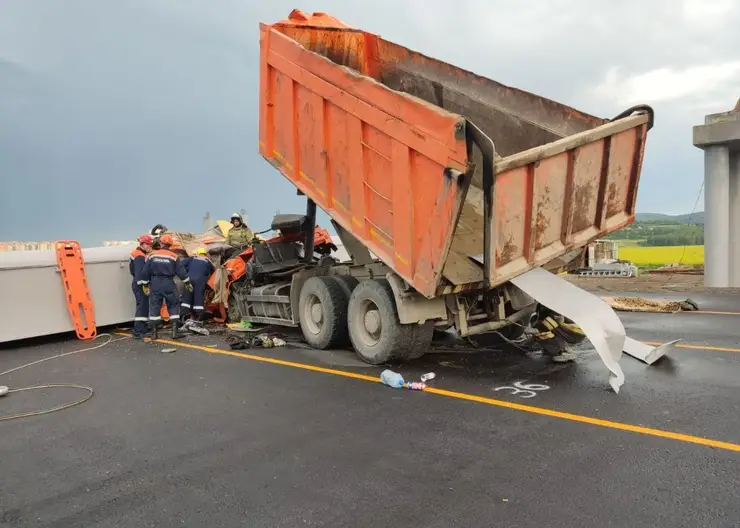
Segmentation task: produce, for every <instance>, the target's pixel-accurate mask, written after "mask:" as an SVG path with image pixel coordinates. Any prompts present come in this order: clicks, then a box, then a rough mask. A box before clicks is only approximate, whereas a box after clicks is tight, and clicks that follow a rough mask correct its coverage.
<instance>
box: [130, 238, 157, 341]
mask: <svg viewBox="0 0 740 528" xmlns="http://www.w3.org/2000/svg"><path fill="white" fill-rule="evenodd" d="M152 242H154V237H152V236H151V235H141V236H140V237H139V245H138V246H137V247H136V249H134V250H133V251H132V252H131V257H130V258H129V261H128V271H129V273H131V289H132V290H133V291H134V299H136V311H135V312H134V331H133V336H134V339H142V338H143V337H144V335H145V334H146V330H147V321H148V320H149V302H148V299H147V298H146V295H144V292H143V291H142V289H141V286H139V281H140V280H141V272H142V271H143V270H144V264H145V263H146V256H147V253H149V252H150V251H151V250H152Z"/></svg>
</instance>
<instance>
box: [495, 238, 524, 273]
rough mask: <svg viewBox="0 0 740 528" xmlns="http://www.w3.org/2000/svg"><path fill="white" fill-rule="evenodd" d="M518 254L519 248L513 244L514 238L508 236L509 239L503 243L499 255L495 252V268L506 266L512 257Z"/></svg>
mask: <svg viewBox="0 0 740 528" xmlns="http://www.w3.org/2000/svg"><path fill="white" fill-rule="evenodd" d="M518 254H519V248H518V247H517V245H516V244H515V243H514V237H513V236H511V235H509V238H508V239H507V240H506V242H504V247H502V248H501V253H499V252H498V251H497V252H496V267H499V266H503V265H504V264H508V263H509V262H511V261H512V260H514V257H516V256H517V255H518Z"/></svg>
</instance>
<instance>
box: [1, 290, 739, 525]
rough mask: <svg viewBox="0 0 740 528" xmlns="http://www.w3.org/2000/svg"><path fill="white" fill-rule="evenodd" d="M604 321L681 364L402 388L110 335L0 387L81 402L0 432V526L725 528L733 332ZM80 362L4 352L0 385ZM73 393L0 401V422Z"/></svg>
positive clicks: (293, 362) (343, 369)
mask: <svg viewBox="0 0 740 528" xmlns="http://www.w3.org/2000/svg"><path fill="white" fill-rule="evenodd" d="M738 306H739V307H740V303H739V304H738ZM736 311H737V312H740V309H738V310H736ZM621 316H622V318H623V320H624V322H625V326H626V328H627V330H628V332H629V333H630V335H631V336H632V337H635V338H638V339H643V340H649V341H655V342H660V341H665V340H668V339H675V338H678V337H683V338H684V342H683V343H682V345H684V346H685V347H688V348H677V349H675V350H674V351H673V352H672V353H671V354H670V357H666V358H664V359H663V360H661V361H660V362H659V363H657V364H655V365H654V366H650V367H648V366H646V365H643V364H642V363H640V362H638V361H636V360H634V359H631V358H629V357H624V358H623V360H622V365H623V368H624V370H625V374H626V378H627V381H626V384H625V385H624V387H623V389H622V391H621V392H620V393H619V394H618V395H617V394H614V393H613V392H612V391H611V390H610V389H609V385H608V383H607V371H606V369H605V368H604V367H603V365H602V364H601V362H600V360H599V358H598V356H597V355H596V353H595V352H594V351H593V350H590V349H588V348H585V349H584V350H583V351H582V352H581V354H580V356H579V359H578V360H577V362H575V363H573V364H565V365H556V364H552V363H550V362H549V361H548V360H547V359H546V358H543V357H542V356H541V355H539V354H536V353H529V354H527V353H524V352H521V351H518V350H511V349H507V350H503V351H498V352H494V351H471V350H459V351H456V352H454V353H453V352H448V351H444V350H437V351H436V352H435V353H431V354H428V355H427V356H425V357H424V358H422V359H421V360H419V361H418V362H414V363H411V364H409V365H406V366H401V367H398V368H397V370H398V371H399V372H401V373H402V374H403V375H404V376H405V377H406V378H407V379H416V378H417V377H418V375H419V374H421V373H423V372H427V371H434V372H436V374H437V378H436V379H435V380H434V382H432V383H431V384H430V386H432V387H434V390H432V391H430V392H412V391H406V390H393V389H390V388H387V387H384V386H382V385H381V384H380V383H377V382H375V380H376V379H377V377H378V375H379V373H380V371H381V369H379V368H376V367H370V366H367V365H364V364H362V363H361V362H359V361H358V360H357V359H356V358H355V357H354V355H353V354H352V353H351V352H346V351H333V352H321V351H315V350H310V349H306V348H304V347H296V346H287V347H284V348H280V349H250V350H244V351H238V352H235V353H233V355H229V354H231V353H230V352H226V351H228V347H227V346H226V345H225V341H224V339H223V338H222V337H219V336H211V337H191V338H188V339H187V340H186V341H185V343H186V344H188V345H190V346H189V347H186V346H178V347H177V351H176V352H175V353H170V354H165V353H162V352H161V350H162V349H163V348H167V347H169V345H167V344H162V343H152V344H149V343H142V342H135V341H132V340H131V339H127V338H121V337H120V336H118V335H115V336H114V339H121V340H120V341H116V342H113V343H111V344H109V345H107V346H106V347H103V348H101V349H98V350H94V351H90V352H84V353H81V354H76V355H71V356H67V357H64V358H60V359H56V360H53V361H49V362H45V363H42V364H39V365H36V366H33V367H29V368H26V369H23V370H21V371H18V372H16V373H13V374H10V375H7V376H3V377H1V378H0V384H3V385H9V386H11V387H21V386H28V385H37V384H48V383H76V384H80V385H89V386H91V387H92V388H93V389H94V390H95V396H94V397H93V398H92V399H91V400H89V401H88V402H86V403H83V404H82V405H79V406H77V407H73V408H70V409H66V410H63V411H59V412H55V413H52V414H48V415H44V416H38V417H33V418H27V419H22V420H13V421H4V422H3V421H0V467H1V468H2V475H0V526H3V527H4V526H13V527H16V526H34V527H82V526H84V527H116V528H124V527H137V528H139V527H147V526H194V527H200V526H212V527H216V526H219V527H222V526H223V527H231V526H235V527H236V526H239V527H243V526H248V527H255V528H256V527H298V526H330V527H337V526H351V527H358V526H410V525H414V526H416V525H419V526H427V527H445V528H447V527H453V526H454V527H482V526H507V527H510V526H511V527H513V526H521V527H529V526H539V527H558V526H563V527H568V528H572V527H574V526H619V527H622V526H624V527H635V526H671V527H679V526H687V527H698V526H701V527H715V526H716V527H720V526H722V527H724V526H727V527H729V526H740V499H739V498H738V497H740V495H739V492H738V490H739V489H740V420H738V418H737V416H738V411H737V410H738V408H740V406H739V405H738V403H739V401H740V339H739V338H738V335H740V332H738V331H737V328H738V324H740V315H716V314H711V315H709V314H694V313H683V314H682V313H679V314H671V315H647V314H622V315H621ZM213 345H215V347H213ZM82 346H85V345H83V344H81V343H80V342H77V341H74V340H45V341H37V342H33V343H29V344H24V345H23V346H20V347H18V346H16V347H13V348H7V347H6V348H4V349H0V372H2V371H4V370H7V369H9V368H12V367H14V366H16V365H18V364H21V363H24V362H28V361H33V360H36V359H40V358H44V357H49V356H51V355H54V354H58V353H60V352H65V351H71V350H75V349H78V348H81V347H82ZM708 346H709V347H715V348H721V349H722V350H714V349H708V348H706V347H708ZM224 352H225V353H224ZM516 384H518V385H516ZM524 385H526V386H530V388H533V387H531V386H532V385H534V386H535V387H536V389H537V390H534V391H532V392H533V393H534V396H533V397H529V396H530V394H531V393H527V392H517V391H516V390H515V389H516V387H517V386H518V387H522V386H524ZM507 387H508V388H507ZM512 387H513V388H512ZM520 390H521V389H520ZM81 396H84V392H83V391H75V390H72V389H55V390H51V389H50V390H39V391H29V392H23V393H13V394H10V395H8V396H6V397H5V398H3V399H0V415H7V414H11V413H16V412H23V411H29V410H35V409H40V408H44V407H51V406H54V405H59V404H63V403H65V402H68V401H72V400H74V399H78V398H80V397H81Z"/></svg>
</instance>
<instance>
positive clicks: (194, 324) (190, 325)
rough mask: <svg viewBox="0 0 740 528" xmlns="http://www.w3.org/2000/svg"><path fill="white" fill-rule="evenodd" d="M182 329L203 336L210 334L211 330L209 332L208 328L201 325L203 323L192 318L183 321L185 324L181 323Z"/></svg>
mask: <svg viewBox="0 0 740 528" xmlns="http://www.w3.org/2000/svg"><path fill="white" fill-rule="evenodd" d="M182 329H183V330H186V331H188V332H193V333H194V334H200V335H203V336H208V335H211V332H209V331H208V329H207V328H206V327H204V326H203V323H201V322H199V321H193V320H192V319H188V320H187V321H185V324H183V325H182Z"/></svg>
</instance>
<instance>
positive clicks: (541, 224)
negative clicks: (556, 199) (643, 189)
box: [534, 187, 552, 249]
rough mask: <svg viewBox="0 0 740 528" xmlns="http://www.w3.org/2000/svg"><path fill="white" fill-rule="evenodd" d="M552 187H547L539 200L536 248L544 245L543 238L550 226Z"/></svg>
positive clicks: (535, 233) (535, 229) (535, 231)
mask: <svg viewBox="0 0 740 528" xmlns="http://www.w3.org/2000/svg"><path fill="white" fill-rule="evenodd" d="M551 209H552V207H551V204H550V188H549V187H545V188H544V189H543V191H542V195H541V199H540V201H539V202H537V219H536V221H535V228H534V240H535V249H539V248H541V247H542V245H543V244H542V238H543V236H544V235H545V233H546V232H547V229H548V228H549V227H550V216H551Z"/></svg>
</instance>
